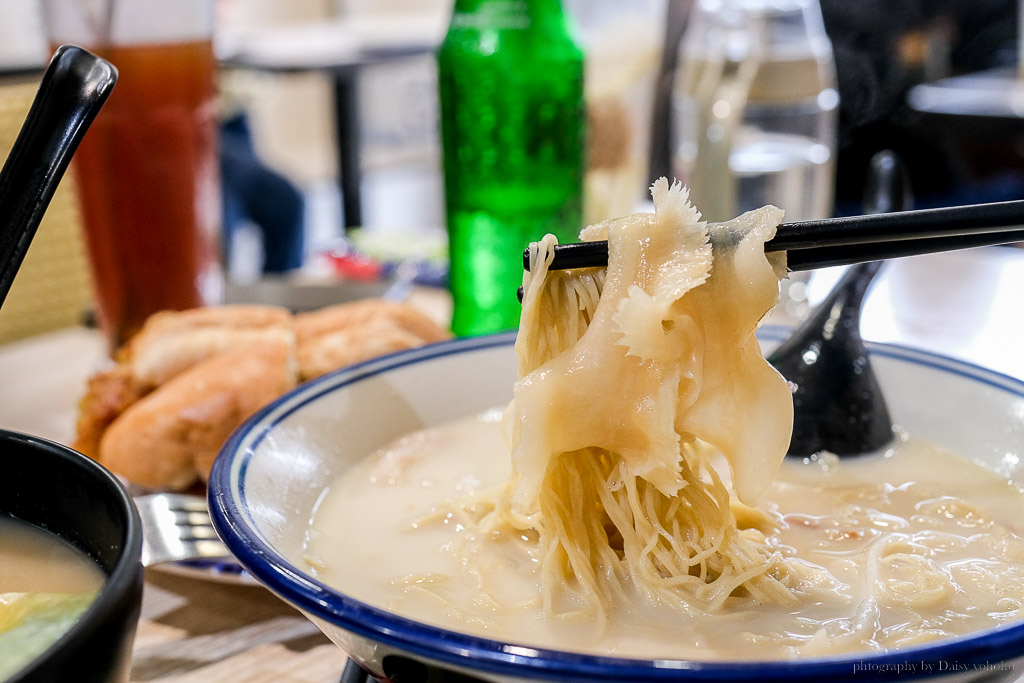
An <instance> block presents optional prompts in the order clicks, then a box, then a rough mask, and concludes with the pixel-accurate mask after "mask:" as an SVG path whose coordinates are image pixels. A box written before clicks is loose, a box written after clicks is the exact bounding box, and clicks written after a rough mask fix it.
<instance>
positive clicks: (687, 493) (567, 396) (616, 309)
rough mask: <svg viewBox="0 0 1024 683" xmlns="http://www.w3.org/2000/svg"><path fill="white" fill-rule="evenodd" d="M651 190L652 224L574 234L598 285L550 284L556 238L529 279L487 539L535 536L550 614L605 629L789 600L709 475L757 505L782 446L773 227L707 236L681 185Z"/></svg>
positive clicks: (746, 219) (535, 254) (786, 401)
mask: <svg viewBox="0 0 1024 683" xmlns="http://www.w3.org/2000/svg"><path fill="white" fill-rule="evenodd" d="M652 190H653V196H654V202H655V212H654V214H638V215H636V216H631V217H627V218H624V219H618V220H616V221H611V222H608V223H604V224H599V225H596V226H591V227H589V228H587V229H586V230H584V231H583V233H582V238H583V239H584V240H593V239H607V240H608V241H609V264H608V268H607V271H603V270H601V271H595V270H593V269H590V270H577V271H551V270H548V265H549V264H550V263H551V259H552V257H553V247H554V244H555V241H554V238H553V237H552V236H550V235H549V236H548V237H546V238H545V239H544V240H543V241H542V242H541V243H539V244H537V245H534V246H533V247H532V251H531V269H530V271H529V272H528V273H527V275H526V277H525V278H524V296H523V313H522V322H521V324H520V330H519V337H518V339H517V342H516V353H517V356H518V363H519V378H518V380H517V382H516V387H515V399H514V401H513V404H512V405H511V406H510V408H509V410H508V411H507V414H506V420H507V423H508V427H509V432H510V440H511V442H512V447H513V464H514V474H513V477H512V479H511V480H510V481H509V482H508V483H507V485H506V486H505V487H503V488H501V489H500V490H498V491H495V492H493V493H492V494H490V496H489V498H490V503H491V508H490V510H489V512H487V513H486V514H484V515H483V516H482V517H481V518H480V525H481V528H483V529H486V530H490V531H505V532H507V533H510V534H511V533H516V532H521V531H525V530H530V531H531V532H535V533H536V534H537V537H538V543H539V547H540V548H543V549H544V550H543V555H542V568H541V577H542V592H543V600H544V608H545V612H546V613H547V614H548V615H549V616H562V617H570V616H577V617H581V618H588V619H597V620H599V621H603V620H605V619H607V617H608V609H609V606H610V605H611V604H612V603H613V602H614V601H615V598H616V596H619V597H621V596H623V595H627V594H638V595H640V596H641V597H642V598H643V599H644V600H646V601H647V602H649V603H652V604H665V605H669V606H672V607H674V608H677V609H679V610H681V611H684V612H689V613H691V614H693V613H704V612H714V611H719V610H721V608H722V607H723V605H724V604H725V603H726V602H727V601H728V599H729V598H730V596H734V595H740V594H743V595H746V596H748V597H751V598H753V599H754V600H756V601H758V602H764V603H776V604H778V603H781V604H793V603H795V602H796V598H795V596H794V594H793V590H792V589H791V587H790V585H789V583H790V580H791V577H792V573H791V572H790V571H788V570H787V568H786V561H785V559H784V558H783V556H782V553H781V552H779V551H778V550H777V549H773V548H772V547H770V545H769V544H768V542H767V541H766V540H765V537H764V536H763V534H760V533H745V531H744V530H742V529H741V528H740V526H739V525H738V524H737V521H736V518H735V516H734V514H733V502H734V501H733V500H732V496H731V494H730V490H729V486H728V483H727V482H726V481H723V479H722V477H721V476H720V474H719V472H718V470H716V467H715V465H714V464H713V460H714V459H715V458H716V457H718V455H719V453H720V454H721V455H723V456H724V457H725V460H726V461H727V462H728V464H729V469H730V470H731V480H732V482H733V485H734V487H735V490H736V494H737V495H738V497H739V499H740V500H742V501H744V502H755V501H756V499H757V498H758V496H759V495H760V494H761V492H762V491H763V490H764V487H765V486H767V484H768V483H769V482H770V480H771V478H772V476H773V475H774V472H775V470H776V469H777V468H778V466H779V464H780V463H781V461H782V458H783V457H784V456H785V453H786V448H787V446H788V444H789V436H790V434H789V430H790V428H791V425H792V402H791V399H790V394H789V390H788V387H787V385H786V383H785V381H784V380H783V379H782V378H781V376H779V375H778V373H776V372H775V371H774V370H773V369H772V368H771V367H770V366H769V365H768V364H767V363H766V361H765V360H764V359H763V357H762V356H761V354H760V347H759V346H758V342H757V340H756V338H755V337H754V331H755V329H756V327H757V325H758V323H759V321H760V319H761V318H762V317H763V315H764V314H765V313H766V312H767V311H768V310H769V309H770V307H771V306H772V305H774V303H775V300H776V298H777V296H778V279H779V276H780V274H781V273H782V272H784V270H785V269H784V265H783V264H781V263H775V264H773V263H771V262H769V260H768V259H767V258H766V257H765V255H764V249H763V245H764V242H765V241H766V240H768V239H770V238H771V236H772V235H773V234H774V230H775V226H776V225H777V224H778V223H779V221H780V220H781V211H779V210H778V209H775V208H774V207H766V208H764V209H761V210H759V211H757V212H751V213H749V214H745V215H744V216H741V217H740V218H738V219H736V220H735V221H732V222H730V223H724V224H719V225H713V226H710V227H709V226H708V225H707V224H706V223H705V222H703V221H701V220H700V217H699V214H698V213H697V211H696V210H695V209H694V208H693V207H692V205H690V203H689V202H688V200H687V192H686V190H685V189H684V188H683V187H682V186H681V185H678V184H676V185H673V186H671V187H669V185H668V183H667V181H665V180H664V179H662V180H659V181H658V182H657V183H655V185H654V186H653V188H652ZM712 264H714V267H712ZM480 503H481V501H480V500H476V501H474V504H476V505H479V504H480ZM751 531H753V530H751Z"/></svg>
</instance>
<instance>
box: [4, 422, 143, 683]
mask: <svg viewBox="0 0 1024 683" xmlns="http://www.w3.org/2000/svg"><path fill="white" fill-rule="evenodd" d="M4 441H10V442H15V443H21V444H23V445H24V446H25V447H27V448H32V449H35V450H40V451H44V452H46V453H48V454H50V455H52V456H54V457H55V458H57V459H59V460H62V461H65V462H69V463H72V464H73V465H74V466H75V467H77V468H78V469H80V470H82V471H85V472H89V476H92V477H95V478H96V480H97V481H98V482H99V483H100V485H101V486H103V487H104V488H106V489H107V490H108V491H109V492H110V493H111V494H113V496H114V500H115V501H116V504H117V507H118V508H119V509H121V510H122V511H123V512H124V513H125V516H126V519H125V533H124V539H123V540H124V543H123V545H122V548H121V553H120V556H119V557H118V559H117V562H116V563H115V564H114V568H113V570H112V571H111V572H110V573H109V574H107V577H106V580H105V581H104V582H103V586H102V587H101V588H100V590H99V592H98V593H97V594H96V598H95V599H94V600H93V601H92V602H91V603H90V604H89V606H88V607H87V608H86V610H85V612H84V613H82V616H81V617H79V619H78V621H76V622H75V623H74V625H72V626H71V628H70V629H68V630H67V631H66V632H65V633H64V634H63V635H62V636H61V637H60V638H58V639H57V640H56V641H54V642H53V643H52V644H51V645H50V646H49V647H48V648H47V649H46V650H45V651H44V652H42V653H40V654H39V655H37V656H36V658H35V659H34V660H32V661H31V662H30V663H29V664H27V665H26V666H25V667H23V668H22V669H20V670H19V671H17V672H16V673H15V674H14V677H13V678H12V679H11V680H12V683H13V682H14V681H18V680H20V679H21V678H29V677H31V676H32V675H33V672H34V671H35V670H36V669H37V668H39V667H41V666H43V665H44V664H45V662H46V660H47V659H48V658H49V657H50V656H51V655H52V654H53V653H55V652H58V651H60V650H63V649H64V648H66V647H75V646H76V645H77V644H78V643H80V642H81V641H86V640H88V639H89V636H90V633H89V632H90V630H91V629H92V628H93V625H94V624H95V623H97V622H103V621H106V620H107V619H108V618H113V617H114V616H115V613H116V612H117V611H118V604H119V603H121V602H122V601H123V600H125V599H126V597H127V596H128V595H129V594H130V593H132V592H133V591H136V590H138V589H139V588H140V582H141V577H142V521H141V520H140V519H139V512H138V510H137V509H136V508H135V503H134V502H133V501H132V498H131V496H130V495H129V494H128V491H127V489H126V488H125V487H124V485H123V484H122V483H121V481H120V480H119V479H118V478H117V477H115V476H114V475H113V474H112V473H111V472H110V471H109V470H108V469H107V468H105V467H103V465H101V464H99V463H98V462H96V461H95V460H93V459H92V458H90V457H88V456H86V455H83V454H82V453H79V452H78V451H76V450H74V449H73V448H70V447H69V446H65V445H63V444H60V443H57V442H56V441H51V440H49V439H44V438H42V437H38V436H33V435H31V434H24V433H22V432H15V431H10V430H7V429H0V442H4ZM0 513H3V511H2V510H0ZM15 519H17V518H15ZM50 533H53V532H50ZM79 550H81V548H79Z"/></svg>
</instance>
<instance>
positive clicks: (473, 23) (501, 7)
mask: <svg viewBox="0 0 1024 683" xmlns="http://www.w3.org/2000/svg"><path fill="white" fill-rule="evenodd" d="M451 27H452V28H468V29H475V30H484V29H491V30H499V31H501V30H524V29H528V28H530V13H529V12H528V4H527V2H526V0H497V1H496V2H485V3H481V4H480V6H479V7H478V8H477V9H475V10H474V11H472V12H459V11H457V10H456V11H455V12H454V13H453V14H452V24H451Z"/></svg>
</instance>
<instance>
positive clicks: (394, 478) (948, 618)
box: [306, 410, 1024, 660]
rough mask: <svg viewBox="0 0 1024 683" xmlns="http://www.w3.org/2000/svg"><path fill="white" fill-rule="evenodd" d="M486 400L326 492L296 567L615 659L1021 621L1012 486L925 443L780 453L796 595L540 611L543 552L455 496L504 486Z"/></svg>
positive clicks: (911, 637) (778, 515) (772, 496)
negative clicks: (578, 613)
mask: <svg viewBox="0 0 1024 683" xmlns="http://www.w3.org/2000/svg"><path fill="white" fill-rule="evenodd" d="M510 467H511V464H510V456H509V453H508V449H507V447H506V446H505V444H504V441H503V439H502V435H501V425H500V414H499V412H498V411H497V410H495V411H491V412H490V413H487V414H485V415H483V416H480V417H477V418H474V419H466V420H463V421H459V422H455V423H452V424H448V425H445V426H443V427H440V428H436V429H428V430H425V431H422V432H418V433H415V434H411V435H409V436H406V437H404V438H402V439H400V440H398V441H397V442H395V443H394V444H392V445H391V446H389V447H388V448H385V449H383V450H381V451H380V452H378V453H375V454H373V455H371V456H369V457H368V458H367V459H365V460H364V461H363V462H361V463H359V464H358V465H357V466H356V467H354V468H352V469H351V470H350V471H348V472H346V473H345V474H344V475H343V476H342V477H340V478H339V479H338V480H337V481H335V482H333V483H332V484H331V485H330V486H329V488H328V489H327V490H326V491H325V493H324V495H323V497H322V499H321V502H320V503H319V505H318V507H317V509H316V511H315V513H314V515H313V519H312V522H311V525H310V528H309V531H308V538H307V544H306V559H307V561H308V563H309V566H310V571H311V572H312V573H313V574H314V575H315V576H317V577H319V578H320V579H321V580H323V581H324V582H325V583H327V584H328V585H331V586H333V587H335V588H337V589H338V590H340V591H342V592H344V593H346V594H349V595H352V596H353V597H356V598H358V599H359V600H362V601H364V602H367V603H370V604H373V605H376V606H378V607H381V608H384V609H387V610H390V611H393V612H396V613H398V614H401V615H404V616H407V617H411V618H413V619H416V620H419V621H423V622H428V623H431V624H434V625H437V626H441V627H444V628H448V629H452V630H457V631H462V632H466V633H472V634H475V635H481V636H485V637H489V638H494V639H499V640H505V641H512V642H516V643H521V644H525V645H536V646H542V647H545V648H551V649H563V650H576V651H584V652H593V653H601V654H611V655H617V656H625V657H643V658H689V659H705V660H707V659H765V658H785V657H795V656H807V655H817V654H832V653H841V652H857V651H868V650H878V649H888V648H895V647H901V646H909V645H912V644H915V643H919V642H925V641H929V640H933V639H936V638H941V637H946V636H950V635H956V634H962V633H967V632H971V631H976V630H980V629H985V628H988V627H992V626H996V625H998V624H1002V623H1005V622H1008V621H1012V620H1015V619H1019V618H1020V617H1021V616H1022V612H1024V538H1021V536H1019V535H1018V534H1020V533H1021V532H1022V531H1024V530H1022V529H1021V528H1020V527H1019V526H1017V524H1016V520H1018V519H1020V518H1021V512H1022V511H1024V495H1022V494H1021V492H1020V491H1019V490H1018V489H1016V488H1015V487H1013V486H1011V485H1010V484H1009V483H1008V482H1007V481H1005V479H1001V478H1000V477H998V476H996V475H995V474H994V473H992V472H990V471H988V470H985V469H983V468H982V467H980V466H978V465H975V464H972V463H969V462H967V461H966V460H963V459H960V458H957V457H956V456H953V455H951V454H949V453H946V452H944V451H942V450H940V449H938V448H936V447H934V446H931V445H929V444H925V443H922V442H919V441H915V440H913V439H909V440H905V441H904V442H901V443H900V444H899V445H897V446H896V447H895V448H893V449H891V450H890V451H888V452H887V453H885V454H883V455H878V456H869V457H862V458H849V459H843V460H839V459H836V458H834V457H832V458H821V459H816V460H813V461H809V462H800V461H797V462H789V461H787V462H786V463H784V464H783V466H782V468H781V470H780V472H779V474H778V477H777V478H776V480H775V482H774V483H773V484H772V486H771V487H770V489H769V490H768V492H767V494H766V495H765V496H764V498H763V500H762V502H761V504H760V507H761V508H763V509H765V510H767V511H768V514H769V517H770V518H771V519H772V520H773V521H774V524H775V526H776V527H777V529H776V530H775V531H770V530H769V531H768V532H767V534H768V536H769V538H770V539H771V541H772V542H773V543H774V544H775V545H776V546H777V547H778V548H780V549H781V550H782V552H784V553H785V554H787V555H789V556H795V557H796V558H799V562H798V563H797V565H796V566H797V567H798V568H799V569H800V571H801V572H802V577H803V585H804V587H805V588H806V590H804V591H802V592H798V598H799V599H800V601H801V604H800V605H799V606H798V607H795V608H794V607H780V606H774V605H758V604H754V603H753V602H752V601H751V600H750V599H749V598H744V597H742V596H738V597H735V598H732V599H730V602H729V603H727V606H726V608H725V609H724V610H723V611H722V612H720V613H717V614H713V615H707V614H701V613H696V612H695V613H694V614H692V615H687V614H682V613H680V612H679V611H677V610H674V609H668V608H664V607H662V608H659V607H656V606H650V605H646V604H643V603H642V601H641V600H640V599H639V598H638V599H635V600H627V601H624V603H623V604H617V605H614V606H613V610H612V612H611V613H610V618H609V619H608V620H607V624H602V625H597V624H594V623H588V622H583V621H574V620H573V619H566V618H559V617H551V616H546V615H545V614H544V613H543V609H542V606H541V597H540V595H541V584H540V576H539V571H538V570H539V552H538V549H537V547H536V545H535V541H536V539H535V538H532V537H530V535H529V534H524V535H523V536H521V537H518V538H510V537H509V536H507V535H502V536H494V537H491V538H479V537H478V534H477V532H476V531H475V530H474V529H473V526H472V524H468V523H466V522H465V519H466V518H465V517H463V516H461V513H460V512H459V507H460V506H459V505H457V504H446V501H459V500H464V499H465V498H466V497H467V496H472V495H474V494H476V493H481V492H484V491H487V490H488V489H490V488H492V487H494V486H498V485H500V484H502V483H503V482H505V481H506V480H507V479H508V477H509V475H510Z"/></svg>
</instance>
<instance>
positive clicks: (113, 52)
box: [43, 0, 222, 350]
mask: <svg viewBox="0 0 1024 683" xmlns="http://www.w3.org/2000/svg"><path fill="white" fill-rule="evenodd" d="M43 9H44V18H45V21H46V27H47V32H48V37H49V39H50V42H51V43H53V44H54V45H59V44H64V43H73V44H77V45H81V46H82V47H85V48H88V49H90V50H92V51H94V52H96V53H97V54H99V55H101V56H103V57H104V58H106V59H107V60H109V61H110V62H111V63H113V64H114V66H115V67H117V69H118V73H119V77H118V82H117V85H116V86H115V88H114V91H113V94H112V95H111V97H110V99H109V100H108V102H107V104H106V106H105V107H104V109H103V110H102V111H101V112H100V114H99V116H97V118H96V120H95V122H94V123H93V124H92V127H91V128H90V130H89V132H88V133H87V134H86V136H85V138H84V140H83V141H82V143H81V146H80V147H79V149H78V152H77V153H76V155H75V158H74V161H73V166H74V168H75V173H76V179H77V181H78V188H79V195H80V203H81V207H82V213H83V221H84V224H85V231H86V243H87V245H88V250H89V256H90V263H91V266H92V274H93V281H94V283H95V290H96V299H97V301H96V303H97V313H98V317H99V322H100V325H101V327H102V328H103V330H104V332H105V333H106V334H107V338H108V340H109V343H110V348H111V349H112V350H113V349H116V348H117V347H119V346H120V345H121V344H123V343H124V342H125V341H126V340H127V339H128V338H129V337H130V336H131V335H132V334H133V333H134V332H136V331H137V330H138V329H139V327H140V326H141V325H142V323H143V322H144V321H145V319H146V318H147V317H148V316H149V315H151V314H153V313H155V312H157V311H160V310H165V309H174V310H180V309H184V308H190V307H193V306H199V305H203V304H209V303H214V302H216V301H218V300H219V299H220V295H221V289H222V273H221V266H220V249H219V244H220V222H221V213H220V184H219V177H218V171H217V169H218V159H217V112H216V91H215V88H216V83H215V80H216V72H217V63H216V59H215V57H214V51H213V45H212V34H213V18H214V0H173V2H168V0H44V2H43Z"/></svg>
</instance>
